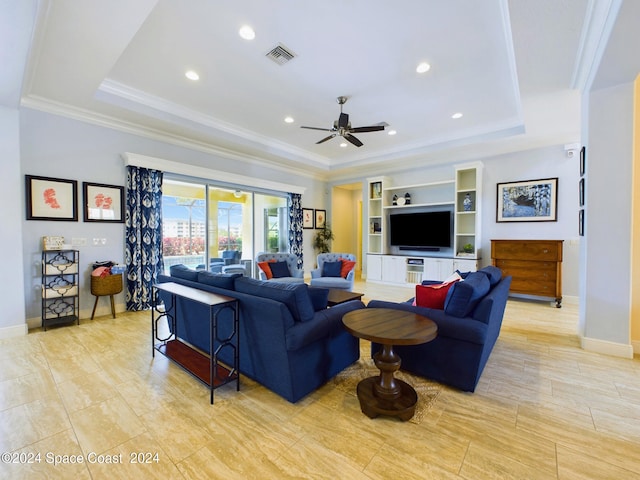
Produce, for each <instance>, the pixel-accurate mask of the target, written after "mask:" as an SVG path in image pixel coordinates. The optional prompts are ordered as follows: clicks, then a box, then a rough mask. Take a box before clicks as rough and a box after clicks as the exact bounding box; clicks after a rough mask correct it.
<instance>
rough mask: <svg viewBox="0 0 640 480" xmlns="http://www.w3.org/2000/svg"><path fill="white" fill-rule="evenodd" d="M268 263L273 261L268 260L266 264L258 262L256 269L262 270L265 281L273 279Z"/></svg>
mask: <svg viewBox="0 0 640 480" xmlns="http://www.w3.org/2000/svg"><path fill="white" fill-rule="evenodd" d="M270 263H275V261H274V260H269V261H268V262H258V267H259V268H260V270H262V271H263V272H264V274H265V276H266V277H267V280H271V279H272V278H273V273H271V267H270V266H269V264H270Z"/></svg>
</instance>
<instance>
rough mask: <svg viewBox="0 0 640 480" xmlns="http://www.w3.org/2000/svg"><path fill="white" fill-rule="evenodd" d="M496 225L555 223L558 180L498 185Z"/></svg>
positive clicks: (543, 179)
mask: <svg viewBox="0 0 640 480" xmlns="http://www.w3.org/2000/svg"><path fill="white" fill-rule="evenodd" d="M496 195H497V198H496V222H497V223H501V222H557V221H558V177H555V178H541V179H537V180H523V181H517V182H505V183H498V184H497V192H496Z"/></svg>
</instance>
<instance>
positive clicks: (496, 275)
mask: <svg viewBox="0 0 640 480" xmlns="http://www.w3.org/2000/svg"><path fill="white" fill-rule="evenodd" d="M478 271H479V272H482V273H484V274H485V275H486V276H487V277H489V283H490V284H491V288H493V287H495V286H496V285H497V284H498V282H500V280H502V270H500V269H499V268H498V267H496V266H494V265H488V266H486V267H483V268H481V269H480V270H478Z"/></svg>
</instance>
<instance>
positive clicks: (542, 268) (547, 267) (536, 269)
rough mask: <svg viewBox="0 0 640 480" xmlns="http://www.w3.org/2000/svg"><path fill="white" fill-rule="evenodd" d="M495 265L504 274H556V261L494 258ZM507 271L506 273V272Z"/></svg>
mask: <svg viewBox="0 0 640 480" xmlns="http://www.w3.org/2000/svg"><path fill="white" fill-rule="evenodd" d="M494 264H495V266H496V267H498V268H499V269H500V270H502V272H503V274H504V275H518V276H521V275H528V274H531V275H540V274H541V273H542V272H545V273H552V274H553V276H555V275H556V272H557V269H558V263H557V262H548V261H543V262H534V261H531V260H495V262H494ZM507 272H508V273H507Z"/></svg>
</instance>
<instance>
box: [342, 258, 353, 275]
mask: <svg viewBox="0 0 640 480" xmlns="http://www.w3.org/2000/svg"><path fill="white" fill-rule="evenodd" d="M340 261H341V262H342V268H341V269H340V276H341V277H342V278H347V275H349V272H350V271H351V270H353V267H355V266H356V262H354V261H351V260H345V259H344V258H341V259H340Z"/></svg>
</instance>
